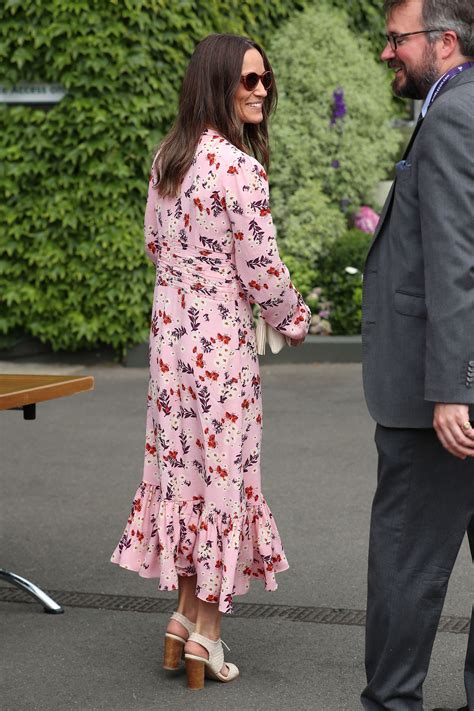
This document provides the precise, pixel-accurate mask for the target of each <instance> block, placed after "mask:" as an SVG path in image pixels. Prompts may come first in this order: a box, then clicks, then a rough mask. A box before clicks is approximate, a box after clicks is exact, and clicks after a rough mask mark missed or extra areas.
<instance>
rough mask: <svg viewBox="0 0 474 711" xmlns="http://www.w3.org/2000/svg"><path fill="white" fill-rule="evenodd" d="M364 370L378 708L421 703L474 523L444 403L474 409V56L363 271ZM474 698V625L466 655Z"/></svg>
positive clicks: (370, 609)
mask: <svg viewBox="0 0 474 711" xmlns="http://www.w3.org/2000/svg"><path fill="white" fill-rule="evenodd" d="M362 340H363V372H364V389H365V395H366V400H367V405H368V408H369V411H370V413H371V415H372V417H373V418H374V419H375V420H376V422H377V431H376V444H377V449H378V453H379V470H378V486H377V492H376V495H375V499H374V505H373V510H372V522H371V539H370V550H369V590H368V606H367V645H366V650H367V651H366V668H367V678H368V685H367V688H366V690H365V691H364V693H363V694H362V704H363V706H364V708H366V709H370V710H371V711H376V710H377V711H380V710H381V709H384V710H385V709H386V710H390V711H412V710H413V711H415V710H416V711H421V710H422V708H423V702H422V684H423V681H424V678H425V675H426V672H427V669H428V664H429V658H430V654H431V648H432V644H433V641H434V637H435V634H436V628H437V625H438V621H439V616H440V614H441V610H442V605H443V601H444V597H445V593H446V588H447V584H448V580H449V576H450V573H451V570H452V567H453V565H454V562H455V559H456V557H457V553H458V551H459V548H460V546H461V543H462V540H463V538H464V536H465V532H466V530H467V529H468V527H469V525H471V526H474V459H468V460H465V461H461V460H458V459H456V458H455V457H454V456H452V455H450V454H449V453H448V452H447V451H446V450H444V449H443V447H442V446H441V444H440V442H439V441H438V438H437V436H436V434H435V431H434V430H433V413H434V405H435V403H438V402H440V403H458V404H468V405H471V408H470V419H471V421H474V69H467V70H465V71H464V72H462V73H461V74H459V75H458V76H456V77H455V78H454V79H451V80H450V81H449V82H448V83H447V85H446V86H445V87H444V88H443V89H442V91H441V92H440V94H439V96H438V97H437V98H436V100H435V101H434V103H433V104H432V106H431V107H430V108H429V110H428V113H427V115H426V117H425V118H424V119H423V121H422V122H421V123H420V124H419V125H418V126H417V128H416V135H415V137H414V139H413V140H412V142H411V145H410V147H409V150H408V152H407V153H406V155H405V158H404V160H403V161H400V163H398V164H397V171H396V180H395V182H394V186H393V188H392V191H391V193H390V195H389V197H388V199H387V202H386V205H385V207H384V210H383V212H382V216H381V219H380V222H379V226H378V228H377V231H376V233H375V235H374V239H373V241H372V244H371V247H370V251H369V254H368V257H367V262H366V267H365V271H364V298H363V308H362ZM465 681H466V689H467V693H468V701H469V704H470V706H469V708H470V709H471V707H472V709H473V711H474V629H471V636H470V641H469V651H468V657H467V661H466V675H465Z"/></svg>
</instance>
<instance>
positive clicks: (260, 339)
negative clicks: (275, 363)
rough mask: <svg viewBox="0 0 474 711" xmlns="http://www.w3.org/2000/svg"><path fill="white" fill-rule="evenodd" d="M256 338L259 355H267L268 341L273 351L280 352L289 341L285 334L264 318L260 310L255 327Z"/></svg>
mask: <svg viewBox="0 0 474 711" xmlns="http://www.w3.org/2000/svg"><path fill="white" fill-rule="evenodd" d="M255 340H256V342H257V353H258V355H265V346H266V344H267V343H268V345H269V346H270V350H271V352H272V353H279V352H280V351H281V349H282V348H283V346H284V345H285V343H286V342H287V340H286V338H285V336H283V334H281V333H280V331H277V330H276V329H275V328H272V326H269V325H268V323H267V322H266V321H265V320H264V319H263V318H262V316H261V314H260V312H259V314H258V318H257V325H256V327H255Z"/></svg>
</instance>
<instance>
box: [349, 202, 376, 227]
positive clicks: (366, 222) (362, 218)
mask: <svg viewBox="0 0 474 711" xmlns="http://www.w3.org/2000/svg"><path fill="white" fill-rule="evenodd" d="M379 219H380V218H379V215H378V214H377V213H376V212H375V210H372V208H371V207H369V206H368V205H362V207H361V208H359V210H358V212H357V213H356V214H355V215H354V225H355V227H357V229H358V230H362V232H367V234H373V233H374V232H375V230H376V227H377V225H378V222H379Z"/></svg>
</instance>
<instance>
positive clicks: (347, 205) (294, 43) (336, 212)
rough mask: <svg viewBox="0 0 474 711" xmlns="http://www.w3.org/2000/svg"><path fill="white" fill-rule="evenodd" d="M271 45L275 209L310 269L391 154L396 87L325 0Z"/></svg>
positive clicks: (284, 239)
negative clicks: (274, 98) (276, 99)
mask: <svg viewBox="0 0 474 711" xmlns="http://www.w3.org/2000/svg"><path fill="white" fill-rule="evenodd" d="M269 52H270V56H271V57H272V59H273V62H274V65H275V70H276V74H277V78H278V86H279V92H280V99H279V105H278V111H277V114H276V117H275V119H274V121H273V124H272V141H273V158H272V161H273V162H272V169H271V181H272V187H273V194H272V205H273V212H274V215H275V219H276V222H277V225H278V228H279V241H280V244H281V246H282V249H283V252H284V253H286V254H288V255H291V257H292V258H293V259H294V260H299V262H300V263H301V267H302V268H303V267H304V268H306V269H307V268H308V267H309V268H312V267H314V266H316V265H317V260H318V257H319V255H321V254H324V253H327V252H328V251H329V249H330V246H331V244H332V243H333V242H334V241H335V240H337V239H338V238H340V237H341V235H342V234H343V233H344V232H345V230H346V227H347V217H348V215H349V214H350V212H351V211H353V210H356V209H357V208H358V207H359V206H360V204H361V203H363V202H365V201H366V199H367V197H368V195H369V194H370V193H371V191H372V189H373V188H374V187H375V185H376V183H377V182H378V180H380V179H381V178H383V177H384V174H385V172H386V171H387V168H388V167H389V166H390V165H391V164H392V162H393V160H394V153H395V150H396V148H397V145H398V141H399V139H398V137H397V134H396V132H395V131H394V130H393V129H392V128H391V125H390V119H391V116H392V111H391V106H392V104H391V90H390V87H389V84H388V79H387V75H386V72H385V71H384V69H383V67H382V66H381V65H380V64H379V63H378V62H377V60H376V59H375V58H374V56H373V52H372V51H371V49H370V47H369V46H368V45H367V43H366V42H365V41H364V40H362V39H360V38H359V37H358V36H356V35H354V34H352V33H351V31H350V30H349V29H348V18H347V15H345V14H344V13H342V11H338V10H337V9H334V8H329V7H328V6H327V5H326V4H325V3H321V4H318V6H317V7H311V8H309V9H307V10H306V11H305V12H303V13H299V14H297V15H295V16H294V17H293V18H292V19H291V20H290V21H288V22H287V23H286V24H285V25H284V26H283V27H282V28H281V29H280V30H279V31H278V32H277V33H276V34H275V35H274V37H273V40H272V42H271V46H270V48H269ZM296 281H298V280H297V279H296Z"/></svg>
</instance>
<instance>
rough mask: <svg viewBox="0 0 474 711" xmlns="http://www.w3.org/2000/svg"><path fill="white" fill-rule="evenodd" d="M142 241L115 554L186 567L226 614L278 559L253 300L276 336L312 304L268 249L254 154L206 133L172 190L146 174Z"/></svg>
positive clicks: (131, 564)
mask: <svg viewBox="0 0 474 711" xmlns="http://www.w3.org/2000/svg"><path fill="white" fill-rule="evenodd" d="M145 244H146V251H147V254H148V256H149V257H150V258H151V259H152V261H153V262H154V263H155V264H156V285H155V291H154V299H153V313H152V321H151V333H150V381H149V390H148V407H147V426H146V446H145V465H144V475H143V480H142V483H141V484H140V486H139V488H138V491H137V492H136V495H135V497H134V499H133V504H132V509H131V512H130V516H129V518H128V522H127V526H126V529H125V532H124V534H123V536H122V538H121V539H120V542H119V544H118V546H117V548H116V550H115V552H114V554H113V556H112V562H114V563H118V564H119V565H121V566H122V567H124V568H128V569H130V570H134V571H137V572H138V573H139V574H140V575H141V576H143V577H149V578H159V588H160V589H161V590H175V589H176V588H177V584H178V576H179V575H183V576H191V575H197V583H196V594H197V596H198V597H199V598H200V599H202V600H206V601H208V602H216V603H218V605H219V610H220V611H221V612H231V610H232V600H233V596H234V595H240V594H243V593H245V592H247V590H248V588H249V583H250V580H251V578H262V579H263V580H264V582H265V589H267V590H275V589H276V587H277V585H276V580H275V573H277V572H280V571H282V570H285V569H286V568H287V567H288V563H287V561H286V558H285V554H284V552H283V548H282V544H281V541H280V536H279V534H278V530H277V527H276V525H275V522H274V519H273V516H272V514H271V512H270V509H269V508H268V505H267V503H266V501H265V499H264V497H263V495H262V491H261V485H260V446H261V435H262V402H261V386H260V375H259V364H258V358H257V354H256V347H255V329H254V325H253V314H252V309H251V304H252V303H255V302H256V303H258V304H259V305H260V307H261V310H262V316H263V317H264V319H265V320H266V321H267V323H269V324H270V325H271V326H273V327H274V328H276V329H277V330H279V331H281V333H283V334H284V335H285V336H290V337H292V338H295V339H300V338H302V337H304V336H305V335H306V333H307V331H308V328H309V322H310V312H309V310H308V308H307V306H306V305H305V303H304V301H303V299H302V297H301V295H300V294H299V293H298V292H297V291H296V289H295V288H294V286H293V285H292V283H291V281H290V276H289V273H288V270H287V268H286V267H285V265H284V264H283V263H282V261H281V259H280V256H279V254H278V248H277V243H276V238H275V229H274V226H273V223H272V218H271V214H270V209H269V194H268V182H267V176H266V174H265V171H264V170H263V168H262V166H261V165H260V163H259V162H258V161H256V160H255V159H254V158H252V157H250V156H249V155H247V154H245V153H243V152H242V151H240V150H239V149H238V148H236V147H235V146H234V145H232V144H231V143H229V142H228V141H227V140H226V139H224V138H223V137H222V136H220V135H219V134H217V133H216V132H215V131H212V130H210V129H207V130H205V131H204V132H203V134H202V136H201V139H200V141H199V144H198V147H197V150H196V154H195V157H194V160H193V163H192V165H191V167H190V169H189V171H188V173H187V174H186V176H185V178H184V181H183V183H182V186H181V191H180V195H179V196H178V197H177V198H162V197H160V195H159V193H158V191H157V190H156V188H155V187H154V185H153V177H152V179H151V181H150V188H149V193H148V201H147V206H146V212H145Z"/></svg>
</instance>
